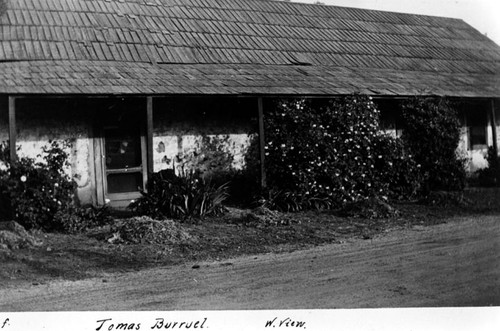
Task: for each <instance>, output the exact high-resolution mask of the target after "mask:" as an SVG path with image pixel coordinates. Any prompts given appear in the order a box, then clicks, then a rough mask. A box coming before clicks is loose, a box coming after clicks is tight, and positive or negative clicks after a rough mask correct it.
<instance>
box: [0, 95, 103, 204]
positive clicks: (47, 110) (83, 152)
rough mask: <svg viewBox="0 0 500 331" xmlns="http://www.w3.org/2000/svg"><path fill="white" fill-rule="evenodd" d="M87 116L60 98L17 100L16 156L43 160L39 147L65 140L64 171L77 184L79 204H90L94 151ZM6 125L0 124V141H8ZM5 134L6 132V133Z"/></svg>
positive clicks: (91, 200) (72, 103)
mask: <svg viewBox="0 0 500 331" xmlns="http://www.w3.org/2000/svg"><path fill="white" fill-rule="evenodd" d="M87 115H88V113H87V112H85V111H82V110H81V109H79V107H76V106H75V104H74V102H73V101H68V100H63V99H32V98H27V99H18V100H17V101H16V127H17V143H16V145H17V147H18V155H19V157H30V158H34V159H35V160H37V161H43V159H42V156H41V154H42V148H43V147H44V146H46V145H47V144H48V143H49V141H57V142H60V143H62V142H64V141H68V142H69V146H68V147H67V148H66V152H67V153H68V155H69V159H68V161H69V166H68V167H66V169H65V172H66V173H67V174H68V175H69V176H70V177H71V178H72V179H73V180H74V181H75V182H76V184H77V197H78V200H79V201H80V203H82V204H87V203H92V202H93V198H92V192H93V190H92V189H93V188H92V181H91V176H92V169H91V166H90V165H93V151H92V139H91V121H90V119H89V116H87ZM4 126H6V127H8V123H4V121H2V123H1V124H0V128H1V129H0V132H2V133H1V134H0V141H6V140H8V138H9V137H8V130H3V128H4ZM4 132H7V134H5V133H4Z"/></svg>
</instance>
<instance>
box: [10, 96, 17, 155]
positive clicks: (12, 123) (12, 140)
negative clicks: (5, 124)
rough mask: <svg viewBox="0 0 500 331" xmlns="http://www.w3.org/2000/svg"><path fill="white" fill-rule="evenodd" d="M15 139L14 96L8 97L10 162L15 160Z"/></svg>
mask: <svg viewBox="0 0 500 331" xmlns="http://www.w3.org/2000/svg"><path fill="white" fill-rule="evenodd" d="M16 140H17V131H16V99H15V97H9V149H10V162H11V164H14V163H16V162H17V150H16Z"/></svg>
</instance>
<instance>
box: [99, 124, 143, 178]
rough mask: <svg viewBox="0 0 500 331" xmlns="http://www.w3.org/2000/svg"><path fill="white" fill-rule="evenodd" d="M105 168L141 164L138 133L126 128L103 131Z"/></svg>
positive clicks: (120, 167)
mask: <svg viewBox="0 0 500 331" xmlns="http://www.w3.org/2000/svg"><path fill="white" fill-rule="evenodd" d="M105 136H106V137H105V139H106V140H105V146H106V168H107V169H124V168H132V167H138V166H140V165H141V144H140V138H139V135H138V134H134V132H127V131H126V130H119V129H107V130H106V132H105Z"/></svg>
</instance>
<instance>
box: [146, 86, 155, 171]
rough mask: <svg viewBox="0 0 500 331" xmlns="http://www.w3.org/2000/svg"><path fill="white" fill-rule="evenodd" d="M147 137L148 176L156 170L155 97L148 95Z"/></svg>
mask: <svg viewBox="0 0 500 331" xmlns="http://www.w3.org/2000/svg"><path fill="white" fill-rule="evenodd" d="M146 139H147V143H146V146H147V162H148V166H147V170H148V176H149V175H151V174H152V173H153V171H154V166H153V97H152V96H148V97H147V106H146Z"/></svg>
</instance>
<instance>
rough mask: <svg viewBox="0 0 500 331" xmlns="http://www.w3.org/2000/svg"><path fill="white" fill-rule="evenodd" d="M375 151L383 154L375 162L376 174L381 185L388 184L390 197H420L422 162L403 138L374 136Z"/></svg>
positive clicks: (399, 198)
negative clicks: (412, 152) (412, 153)
mask: <svg viewBox="0 0 500 331" xmlns="http://www.w3.org/2000/svg"><path fill="white" fill-rule="evenodd" d="M373 142H374V152H375V154H376V155H380V156H383V157H382V158H377V162H375V169H376V176H377V178H378V181H380V182H381V183H382V184H381V185H386V189H385V190H387V191H388V194H389V197H390V198H392V199H395V200H406V199H412V198H416V197H418V195H419V193H420V188H421V182H422V175H421V171H420V168H421V166H420V164H418V163H417V162H416V161H415V159H414V157H413V155H411V154H409V153H408V151H407V149H408V148H407V147H406V146H405V144H404V142H403V141H402V140H401V139H397V138H396V139H395V138H392V137H390V136H387V135H379V136H376V137H374V140H373Z"/></svg>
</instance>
